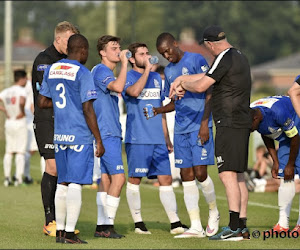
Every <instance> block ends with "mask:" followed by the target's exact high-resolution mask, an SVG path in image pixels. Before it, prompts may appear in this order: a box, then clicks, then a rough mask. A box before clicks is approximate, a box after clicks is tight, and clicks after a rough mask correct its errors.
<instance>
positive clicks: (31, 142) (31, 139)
mask: <svg viewBox="0 0 300 250" xmlns="http://www.w3.org/2000/svg"><path fill="white" fill-rule="evenodd" d="M25 90H26V96H27V98H26V103H25V116H26V123H27V145H26V153H25V167H24V183H26V184H32V183H33V179H32V178H31V175H30V158H31V156H32V155H33V154H34V153H35V152H36V151H38V146H37V144H36V139H35V135H34V131H33V112H34V104H33V92H32V85H31V81H27V83H26V85H25Z"/></svg>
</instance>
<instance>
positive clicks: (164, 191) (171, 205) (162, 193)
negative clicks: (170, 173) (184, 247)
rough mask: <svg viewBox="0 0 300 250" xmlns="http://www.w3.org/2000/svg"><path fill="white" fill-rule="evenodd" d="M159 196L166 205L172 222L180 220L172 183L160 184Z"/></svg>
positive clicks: (165, 207)
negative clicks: (168, 184)
mask: <svg viewBox="0 0 300 250" xmlns="http://www.w3.org/2000/svg"><path fill="white" fill-rule="evenodd" d="M159 198H160V201H161V203H162V205H163V206H164V209H165V211H166V213H167V216H168V218H169V221H170V223H174V222H177V221H180V219H179V217H178V215H177V202H176V197H175V193H174V191H173V187H172V185H170V186H159Z"/></svg>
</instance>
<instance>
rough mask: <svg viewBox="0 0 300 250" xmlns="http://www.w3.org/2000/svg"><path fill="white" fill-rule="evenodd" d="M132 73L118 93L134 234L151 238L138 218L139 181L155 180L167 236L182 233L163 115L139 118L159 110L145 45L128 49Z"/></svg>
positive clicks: (156, 81) (157, 79)
mask: <svg viewBox="0 0 300 250" xmlns="http://www.w3.org/2000/svg"><path fill="white" fill-rule="evenodd" d="M128 48H129V50H130V52H131V53H132V57H131V58H130V59H129V61H130V63H131V65H132V66H133V69H132V70H130V71H129V72H128V73H127V80H126V85H125V88H124V91H123V93H122V95H123V98H124V101H125V103H126V107H127V119H126V135H125V149H126V154H127V162H128V182H127V188H126V195H127V202H128V206H129V209H130V212H131V215H132V218H133V221H134V223H135V233H138V234H151V232H150V231H148V229H147V228H146V226H145V223H144V222H143V219H142V215H141V198H140V188H139V185H140V183H141V179H142V177H148V178H150V179H151V178H157V179H158V182H159V196H160V200H161V203H162V205H163V206H164V209H165V211H166V213H167V216H168V218H169V221H170V223H171V230H170V233H171V234H178V233H183V232H184V231H185V228H186V226H184V225H182V224H181V222H180V219H179V218H178V215H177V203H176V198H175V193H174V191H173V187H172V176H171V170H170V161H169V156H168V150H169V151H170V152H172V151H173V145H172V143H171V141H170V138H169V133H168V128H167V124H166V117H165V115H163V116H162V115H157V116H156V117H154V118H150V119H149V120H147V119H146V118H145V117H144V114H143V108H144V107H145V105H146V104H152V105H153V106H161V101H162V98H161V91H162V82H161V78H160V76H159V74H158V73H156V72H151V67H152V64H150V62H149V58H150V57H151V56H150V55H149V51H148V48H147V45H146V44H143V43H133V44H131V45H130V46H129V47H128Z"/></svg>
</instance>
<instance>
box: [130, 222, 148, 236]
mask: <svg viewBox="0 0 300 250" xmlns="http://www.w3.org/2000/svg"><path fill="white" fill-rule="evenodd" d="M134 224H135V229H134V232H135V233H136V234H151V232H150V231H149V230H148V229H147V228H146V225H145V223H144V222H143V221H141V222H136V223H134Z"/></svg>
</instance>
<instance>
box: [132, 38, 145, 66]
mask: <svg viewBox="0 0 300 250" xmlns="http://www.w3.org/2000/svg"><path fill="white" fill-rule="evenodd" d="M141 47H146V48H148V47H147V45H146V44H145V43H132V44H130V45H129V46H128V50H129V51H130V52H131V54H132V57H133V58H135V53H136V51H137V49H138V48H141ZM129 63H130V64H131V66H133V64H132V63H131V62H130V61H129Z"/></svg>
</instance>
